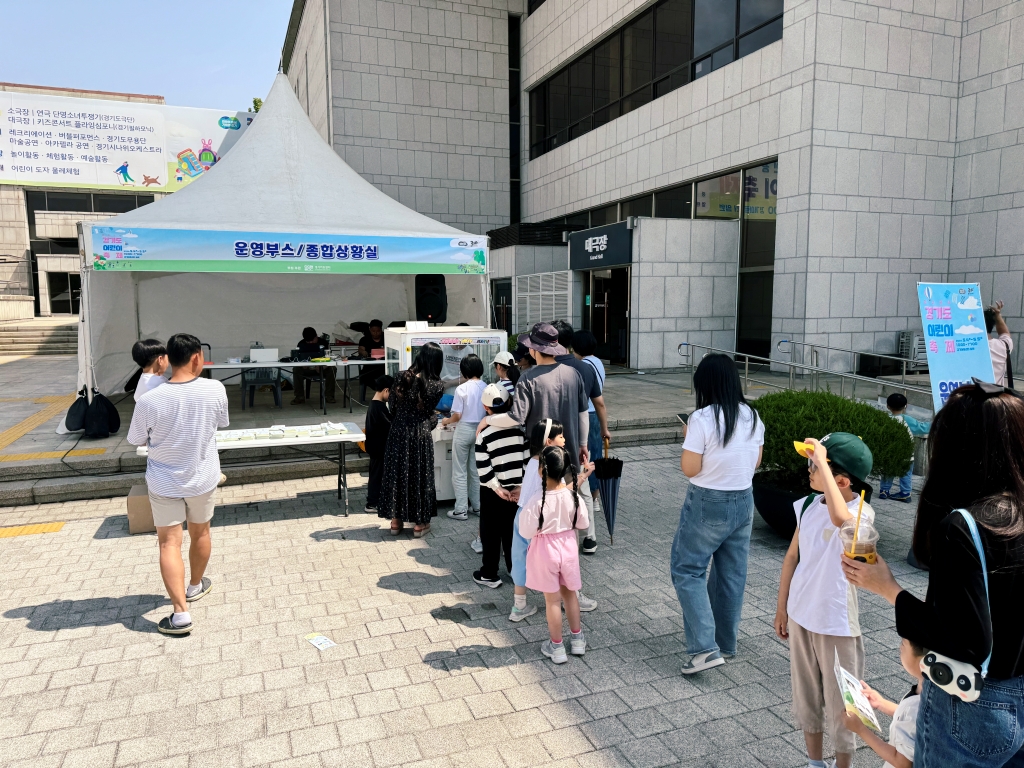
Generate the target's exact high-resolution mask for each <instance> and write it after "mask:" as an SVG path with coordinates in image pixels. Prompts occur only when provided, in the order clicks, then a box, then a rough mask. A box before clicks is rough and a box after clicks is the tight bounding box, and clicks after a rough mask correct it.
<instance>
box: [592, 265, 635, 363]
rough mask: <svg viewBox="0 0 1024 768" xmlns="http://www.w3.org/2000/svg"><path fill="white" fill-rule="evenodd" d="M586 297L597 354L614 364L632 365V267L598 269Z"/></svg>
mask: <svg viewBox="0 0 1024 768" xmlns="http://www.w3.org/2000/svg"><path fill="white" fill-rule="evenodd" d="M588 274H589V275H590V290H589V292H588V296H587V300H588V301H589V308H590V312H589V313H587V315H588V317H589V319H590V331H591V333H593V334H594V337H595V338H596V339H597V356H598V357H600V358H601V359H602V360H607V361H608V362H610V363H611V364H612V365H622V366H628V365H629V267H617V268H615V269H596V270H593V271H592V272H590V273H588Z"/></svg>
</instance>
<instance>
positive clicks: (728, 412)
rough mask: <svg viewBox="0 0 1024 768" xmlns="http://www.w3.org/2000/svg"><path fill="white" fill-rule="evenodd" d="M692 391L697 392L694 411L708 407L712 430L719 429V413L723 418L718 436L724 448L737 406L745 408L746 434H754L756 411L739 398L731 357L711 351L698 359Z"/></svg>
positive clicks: (733, 429) (731, 433)
mask: <svg viewBox="0 0 1024 768" xmlns="http://www.w3.org/2000/svg"><path fill="white" fill-rule="evenodd" d="M693 389H694V391H695V392H696V393H697V408H698V409H700V408H707V407H708V406H711V412H712V413H713V414H714V417H715V430H716V431H717V430H719V429H721V425H720V424H719V421H718V417H719V414H723V415H724V416H725V434H724V435H719V437H720V438H721V440H722V445H728V444H729V441H730V440H731V439H732V436H733V434H734V433H735V431H736V422H737V421H738V420H739V415H740V406H741V405H746V406H747V410H748V411H750V415H751V416H752V420H751V423H750V434H754V430H756V429H757V419H758V416H757V411H755V410H754V409H753V408H751V407H750V405H749V404H748V403H747V399H746V398H745V397H743V388H742V387H741V386H740V375H739V373H738V372H737V371H736V363H735V362H734V361H733V359H732V358H731V357H729V356H728V355H723V354H721V353H719V352H713V353H712V354H710V355H707V356H706V357H705V358H704V359H703V360H701V361H700V365H698V366H697V370H696V371H694V372H693Z"/></svg>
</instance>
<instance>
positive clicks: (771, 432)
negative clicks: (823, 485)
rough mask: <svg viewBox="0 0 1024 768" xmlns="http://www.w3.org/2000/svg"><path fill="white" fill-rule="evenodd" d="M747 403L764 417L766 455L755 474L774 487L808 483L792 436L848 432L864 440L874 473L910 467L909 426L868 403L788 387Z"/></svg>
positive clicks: (795, 488)
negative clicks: (872, 460) (798, 390)
mask: <svg viewBox="0 0 1024 768" xmlns="http://www.w3.org/2000/svg"><path fill="white" fill-rule="evenodd" d="M751 405H753V407H754V408H755V409H756V410H757V413H758V415H759V416H760V417H761V420H762V421H763V422H764V455H763V458H762V460H761V468H760V471H759V473H758V474H759V475H761V478H760V479H762V480H764V481H766V482H769V483H770V484H771V485H774V486H776V487H778V488H783V489H786V490H793V491H802V490H806V489H807V488H808V485H807V459H805V458H804V457H803V456H801V455H800V454H798V453H797V452H796V451H795V450H794V448H793V441H794V440H804V439H805V438H808V437H815V438H821V437H824V436H825V435H827V434H829V433H830V432H850V433H852V434H854V435H857V436H859V437H860V438H861V439H862V440H863V441H864V442H865V443H867V446H868V448H870V449H871V453H872V456H873V457H874V466H873V469H872V474H873V475H876V476H882V477H900V476H902V475H904V474H905V473H906V471H907V469H909V468H910V461H911V459H912V457H913V455H914V440H913V438H912V437H911V436H910V434H909V433H908V432H907V428H906V427H905V426H904V425H903V424H900V423H899V422H898V421H896V419H893V418H892V417H890V416H889V414H888V413H886V412H884V411H879V410H877V409H875V408H872V407H871V406H870V405H865V404H864V403H858V402H854V401H853V400H847V399H846V398H845V397H840V396H839V395H833V394H831V393H829V392H794V391H788V390H786V391H782V392H773V393H771V394H768V395H763V396H762V397H760V398H758V399H757V400H755V401H754V402H752V403H751Z"/></svg>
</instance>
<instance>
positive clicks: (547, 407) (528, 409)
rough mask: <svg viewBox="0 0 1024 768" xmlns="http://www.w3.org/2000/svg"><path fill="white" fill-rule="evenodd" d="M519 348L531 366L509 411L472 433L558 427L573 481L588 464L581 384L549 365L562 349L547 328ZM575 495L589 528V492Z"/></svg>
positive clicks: (588, 604) (590, 605)
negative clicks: (550, 423) (554, 423)
mask: <svg viewBox="0 0 1024 768" xmlns="http://www.w3.org/2000/svg"><path fill="white" fill-rule="evenodd" d="M519 343H520V344H522V345H523V346H525V347H527V349H528V350H529V354H530V355H531V356H532V358H533V360H534V362H535V365H534V366H532V367H531V368H530V369H529V370H527V371H525V372H524V373H523V375H522V376H520V377H519V383H518V384H516V388H515V392H514V394H513V395H512V409H511V410H510V411H509V412H508V413H507V414H505V413H502V414H495V415H493V416H487V417H485V418H484V419H482V420H481V422H480V426H479V427H478V428H477V432H480V431H482V430H483V429H484V428H485V427H486V426H487V425H488V424H493V425H494V426H496V427H512V426H518V427H524V428H525V429H526V434H532V430H533V428H534V426H535V425H536V424H538V423H539V422H541V421H542V420H543V419H557V420H558V421H560V422H561V423H562V428H563V433H564V435H565V447H566V450H568V451H569V455H570V456H571V457H572V461H573V469H574V470H575V471H576V474H577V476H578V475H579V473H580V472H581V470H582V467H583V465H585V464H586V463H587V462H588V461H589V458H588V454H587V431H588V430H589V429H590V419H589V418H588V417H587V393H586V392H585V391H584V389H583V378H582V377H581V376H580V375H579V373H577V372H576V370H575V369H574V368H572V367H570V366H568V365H562V364H561V363H559V362H558V361H556V360H555V356H556V355H562V354H565V348H564V347H563V346H561V345H560V344H559V343H558V332H557V331H556V330H555V328H554V326H552V325H551V324H549V323H537V324H536V325H534V326H533V329H532V330H531V331H530V332H529V333H524V334H522V335H520V336H519ZM577 493H578V495H579V497H580V499H582V500H583V502H584V506H586V509H587V515H588V524H589V515H590V512H591V509H592V506H591V505H592V504H593V500H592V499H591V496H590V486H589V485H588V484H587V483H582V484H581V485H580V487H579V488H578V489H577ZM577 597H578V600H579V604H580V610H581V611H592V610H594V609H596V608H597V601H596V600H592V599H590V598H588V597H586V596H585V595H584V594H583V593H582V592H580V593H579V595H578V596H577Z"/></svg>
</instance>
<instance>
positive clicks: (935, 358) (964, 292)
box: [917, 283, 995, 411]
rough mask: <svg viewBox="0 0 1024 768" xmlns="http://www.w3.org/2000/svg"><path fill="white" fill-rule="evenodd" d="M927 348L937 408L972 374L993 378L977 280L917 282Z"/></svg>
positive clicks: (982, 377)
mask: <svg viewBox="0 0 1024 768" xmlns="http://www.w3.org/2000/svg"><path fill="white" fill-rule="evenodd" d="M917 299H918V303H919V304H920V307H921V325H922V327H923V328H924V338H925V346H926V347H927V350H928V372H929V374H930V376H931V381H932V402H933V404H934V406H935V410H936V411H938V410H939V409H940V408H942V406H943V405H945V403H946V400H948V399H949V396H950V394H952V392H953V390H955V389H956V388H957V387H959V386H961V385H962V384H970V383H971V379H972V378H973V377H977V378H979V379H981V380H982V381H992V380H993V379H994V378H995V375H994V373H993V371H992V355H991V354H990V352H989V349H988V334H987V333H986V332H985V306H984V304H982V302H981V288H980V287H979V285H978V284H977V283H918V284H917Z"/></svg>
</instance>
